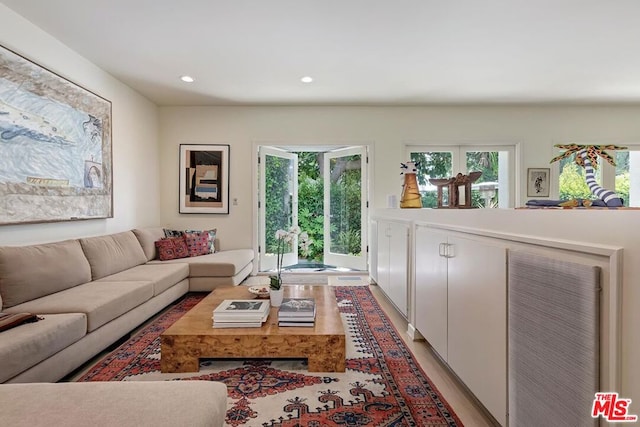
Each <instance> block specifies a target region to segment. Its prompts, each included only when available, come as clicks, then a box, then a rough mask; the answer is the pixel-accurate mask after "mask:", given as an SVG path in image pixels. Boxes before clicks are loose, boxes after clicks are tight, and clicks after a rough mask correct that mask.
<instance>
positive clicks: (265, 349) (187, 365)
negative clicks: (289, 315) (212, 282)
mask: <svg viewBox="0 0 640 427" xmlns="http://www.w3.org/2000/svg"><path fill="white" fill-rule="evenodd" d="M284 296H285V297H314V298H315V301H316V322H315V326H314V327H312V328H311V327H278V309H277V308H275V307H271V312H270V314H269V318H268V319H267V321H266V322H265V323H264V324H263V325H262V327H261V328H213V327H212V325H213V320H212V319H211V316H212V312H213V309H214V308H216V307H217V306H218V304H220V303H221V302H222V301H223V300H225V299H253V298H255V295H253V294H251V293H249V291H248V288H247V287H246V286H242V285H240V286H234V287H229V288H218V289H215V290H214V291H213V292H211V293H210V294H209V295H208V296H206V297H205V298H204V299H203V300H202V301H200V302H199V303H198V304H197V305H196V306H195V307H193V308H192V309H191V310H190V311H189V312H187V313H186V314H185V315H184V316H182V317H181V318H180V319H179V320H178V321H177V322H176V323H174V324H173V325H172V326H171V327H170V328H169V329H167V330H166V331H165V332H164V333H163V334H162V335H161V336H160V340H161V361H160V369H161V371H162V372H197V371H198V369H199V359H201V358H296V359H297V358H306V359H308V366H309V368H308V369H309V372H344V370H345V353H346V348H345V333H344V327H343V326H342V319H341V318H340V312H339V311H338V305H337V303H336V297H335V293H334V290H333V288H332V287H330V286H326V285H319V286H309V285H290V286H284Z"/></svg>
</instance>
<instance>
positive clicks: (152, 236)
mask: <svg viewBox="0 0 640 427" xmlns="http://www.w3.org/2000/svg"><path fill="white" fill-rule="evenodd" d="M132 231H133V234H135V235H136V238H137V239H138V242H140V246H142V250H143V251H144V254H145V256H146V257H147V261H151V260H152V259H156V258H158V251H157V250H156V241H158V240H160V239H162V238H163V237H164V229H163V228H162V227H149V228H136V229H134V230H132Z"/></svg>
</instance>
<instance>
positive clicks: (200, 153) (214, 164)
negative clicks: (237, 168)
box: [179, 144, 229, 214]
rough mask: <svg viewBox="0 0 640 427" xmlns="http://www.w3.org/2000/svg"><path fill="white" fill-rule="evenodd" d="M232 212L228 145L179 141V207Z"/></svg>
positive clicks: (216, 212) (189, 210)
mask: <svg viewBox="0 0 640 427" xmlns="http://www.w3.org/2000/svg"><path fill="white" fill-rule="evenodd" d="M179 212H180V213H181V214H186V213H211V214H228V213H229V145H213V144H208V145H206V144H180V208H179Z"/></svg>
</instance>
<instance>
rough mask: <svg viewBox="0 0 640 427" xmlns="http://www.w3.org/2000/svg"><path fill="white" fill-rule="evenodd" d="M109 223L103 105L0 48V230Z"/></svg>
mask: <svg viewBox="0 0 640 427" xmlns="http://www.w3.org/2000/svg"><path fill="white" fill-rule="evenodd" d="M111 217H113V194H112V166H111V102H110V101H108V100H106V99H104V98H101V97H100V96H98V95H96V94H94V93H92V92H89V91H88V90H86V89H84V88H82V87H80V86H78V85H76V84H74V83H72V82H70V81H68V80H66V79H64V78H62V77H60V76H58V75H57V74H54V73H53V72H51V71H49V70H47V69H45V68H43V67H41V66H39V65H37V64H35V63H33V62H31V61H29V60H27V59H26V58H24V57H22V56H20V55H18V54H16V53H15V52H12V51H10V50H8V49H6V48H4V47H2V46H0V225H2V224H18V223H35V222H53V221H71V220H78V219H91V218H111Z"/></svg>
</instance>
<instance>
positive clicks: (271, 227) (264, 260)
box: [258, 147, 298, 271]
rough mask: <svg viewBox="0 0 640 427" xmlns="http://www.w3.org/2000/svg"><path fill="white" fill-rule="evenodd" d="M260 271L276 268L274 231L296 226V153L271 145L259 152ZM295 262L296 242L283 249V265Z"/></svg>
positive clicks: (276, 243)
mask: <svg viewBox="0 0 640 427" xmlns="http://www.w3.org/2000/svg"><path fill="white" fill-rule="evenodd" d="M258 161H259V166H260V177H259V180H260V181H259V184H258V186H259V193H260V195H259V202H258V216H259V222H260V223H259V229H260V230H261V232H260V236H259V248H260V251H259V253H260V254H259V256H260V271H269V270H273V269H275V268H276V254H277V246H278V240H277V239H276V231H278V230H287V231H288V230H289V228H290V227H291V226H294V225H298V156H297V155H296V154H294V153H289V152H287V151H285V150H280V149H278V148H274V147H260V152H259V160H258ZM297 262H298V245H297V244H295V242H294V244H292V245H289V246H288V247H286V248H285V252H284V255H283V257H282V265H283V266H287V265H293V264H296V263H297Z"/></svg>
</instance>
